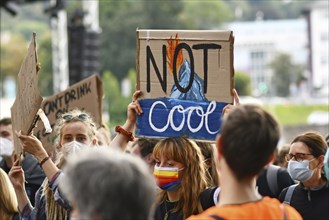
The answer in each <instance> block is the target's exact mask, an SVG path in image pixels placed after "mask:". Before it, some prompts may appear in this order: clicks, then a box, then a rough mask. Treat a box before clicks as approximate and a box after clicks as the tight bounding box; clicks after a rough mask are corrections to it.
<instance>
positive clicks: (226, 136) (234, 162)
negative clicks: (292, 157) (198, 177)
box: [188, 105, 302, 220]
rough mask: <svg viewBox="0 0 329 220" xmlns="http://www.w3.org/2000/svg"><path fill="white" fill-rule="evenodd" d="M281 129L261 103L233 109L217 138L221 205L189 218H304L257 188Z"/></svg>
mask: <svg viewBox="0 0 329 220" xmlns="http://www.w3.org/2000/svg"><path fill="white" fill-rule="evenodd" d="M279 130H280V129H279V125H278V123H277V121H276V120H275V119H274V118H273V117H272V116H271V115H270V114H269V113H268V112H266V111H265V110H263V109H262V108H261V107H260V106H256V105H240V106H238V107H234V108H233V109H231V110H230V112H229V113H228V114H226V115H225V116H224V120H223V124H222V127H221V134H220V135H219V136H218V138H217V140H216V144H217V148H218V159H219V171H220V174H221V177H222V178H221V191H220V195H219V203H218V206H214V207H211V208H209V209H207V210H206V211H204V212H202V213H201V214H199V215H194V216H191V217H190V218H188V220H202V219H204V220H217V219H225V220H226V219H276V220H279V219H294V220H295V219H296V220H298V219H302V217H301V216H300V214H299V213H298V212H297V211H296V210H295V209H294V208H292V207H291V206H289V205H284V204H281V203H280V202H279V200H277V199H274V198H269V197H262V196H261V195H260V194H259V193H258V192H257V189H256V178H257V176H258V174H259V173H260V172H261V170H262V169H263V168H264V166H266V165H267V164H268V163H269V162H271V161H272V159H273V156H274V150H275V148H276V146H277V143H278V141H279V138H280V131H279Z"/></svg>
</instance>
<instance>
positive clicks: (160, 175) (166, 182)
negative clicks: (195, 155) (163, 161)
mask: <svg viewBox="0 0 329 220" xmlns="http://www.w3.org/2000/svg"><path fill="white" fill-rule="evenodd" d="M183 169H184V168H181V169H178V167H158V166H155V167H154V172H153V174H154V176H155V178H156V180H157V181H156V182H157V184H158V186H159V187H160V188H161V189H163V190H165V191H172V190H175V189H177V188H178V187H179V186H180V183H181V182H180V179H179V178H178V172H179V171H181V170H183Z"/></svg>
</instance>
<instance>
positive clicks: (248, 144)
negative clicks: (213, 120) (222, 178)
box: [221, 105, 280, 180]
mask: <svg viewBox="0 0 329 220" xmlns="http://www.w3.org/2000/svg"><path fill="white" fill-rule="evenodd" d="M279 138H280V129H279V125H278V123H277V121H276V120H275V119H274V118H273V116H271V115H270V114H269V113H268V112H267V111H265V110H264V109H262V108H261V107H260V106H256V105H241V106H238V107H236V108H235V109H233V110H232V111H231V112H230V113H229V114H228V115H227V117H226V118H224V121H223V124H222V127H221V144H222V147H221V153H222V154H223V156H224V158H225V160H226V163H227V164H228V166H229V167H230V169H231V170H232V171H233V173H234V174H235V176H236V178H237V180H243V179H246V178H250V177H253V176H255V175H257V174H258V173H259V172H260V171H261V170H262V168H263V167H264V166H265V165H266V163H267V162H269V159H270V157H271V155H272V154H273V153H274V150H275V148H276V146H277V143H278V141H279Z"/></svg>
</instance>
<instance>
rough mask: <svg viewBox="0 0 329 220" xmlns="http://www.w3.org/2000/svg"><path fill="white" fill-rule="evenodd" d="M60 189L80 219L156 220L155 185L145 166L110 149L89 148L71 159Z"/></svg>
mask: <svg viewBox="0 0 329 220" xmlns="http://www.w3.org/2000/svg"><path fill="white" fill-rule="evenodd" d="M64 173H65V175H64V177H63V178H62V179H61V182H60V189H61V191H62V192H63V193H64V195H65V196H66V197H67V199H68V200H69V201H70V202H71V203H72V202H73V203H74V204H75V205H76V207H77V209H78V211H79V215H80V216H79V219H109V220H111V219H113V220H121V219H122V220H129V219H131V220H147V219H153V215H154V208H155V207H154V204H155V194H156V185H155V181H154V177H153V176H152V175H151V173H150V171H149V169H148V167H147V166H146V165H145V163H144V162H143V161H142V160H141V159H140V158H137V157H133V156H131V155H129V154H125V153H123V152H120V151H115V150H111V149H105V148H104V149H100V148H98V149H88V150H84V151H81V152H79V153H78V154H76V155H72V157H71V158H70V159H69V160H68V163H67V165H66V166H65V169H64Z"/></svg>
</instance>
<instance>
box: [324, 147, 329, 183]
mask: <svg viewBox="0 0 329 220" xmlns="http://www.w3.org/2000/svg"><path fill="white" fill-rule="evenodd" d="M328 160H329V149H327V152H326V155H325V156H324V173H325V174H326V177H327V180H329V162H328Z"/></svg>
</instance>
